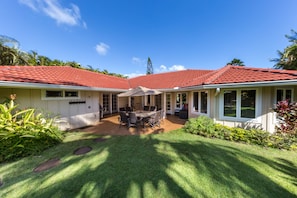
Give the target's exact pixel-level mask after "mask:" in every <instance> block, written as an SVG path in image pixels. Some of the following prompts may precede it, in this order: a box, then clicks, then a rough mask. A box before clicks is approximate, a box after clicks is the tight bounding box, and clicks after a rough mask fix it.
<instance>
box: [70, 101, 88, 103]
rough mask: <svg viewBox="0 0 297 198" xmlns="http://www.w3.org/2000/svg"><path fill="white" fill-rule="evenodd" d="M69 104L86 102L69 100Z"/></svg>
mask: <svg viewBox="0 0 297 198" xmlns="http://www.w3.org/2000/svg"><path fill="white" fill-rule="evenodd" d="M69 104H86V101H70V102H69Z"/></svg>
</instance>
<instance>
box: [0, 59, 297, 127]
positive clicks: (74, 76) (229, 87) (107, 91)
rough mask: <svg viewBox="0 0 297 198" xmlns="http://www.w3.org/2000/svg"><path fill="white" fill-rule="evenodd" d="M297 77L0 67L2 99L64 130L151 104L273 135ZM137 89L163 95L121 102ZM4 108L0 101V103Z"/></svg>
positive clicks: (246, 70)
mask: <svg viewBox="0 0 297 198" xmlns="http://www.w3.org/2000/svg"><path fill="white" fill-rule="evenodd" d="M296 85H297V71H291V70H275V69H261V68H252V67H246V66H231V65H227V66H225V67H222V68H220V69H218V70H194V69H189V70H183V71H175V72H167V73H159V74H150V75H144V76H139V77H135V78H130V79H125V78H119V77H115V76H109V75H104V74H101V73H97V72H91V71H88V70H83V69H77V68H72V67H68V66H0V97H1V99H2V100H4V98H5V97H6V98H7V97H9V95H10V94H16V95H17V99H16V103H18V104H19V107H20V108H28V107H33V108H36V109H38V110H39V111H42V112H43V113H46V114H49V115H52V116H58V119H57V125H58V126H59V127H60V128H61V129H63V130H67V129H72V128H79V127H83V126H87V125H94V124H96V123H98V121H100V118H102V117H103V116H105V115H109V114H113V113H117V112H119V109H120V108H121V107H125V106H132V107H133V108H136V109H141V108H142V107H143V106H144V105H147V104H150V105H154V106H157V107H158V109H163V110H164V111H165V112H166V114H175V113H177V112H178V111H179V110H180V109H182V108H183V107H187V108H186V110H187V117H189V118H191V117H197V116H199V115H206V116H209V117H210V118H212V119H213V120H214V121H215V122H217V123H221V124H224V125H227V126H239V127H257V128H262V129H264V130H267V131H269V132H274V130H275V124H276V115H275V113H274V111H273V107H274V106H275V104H276V103H277V101H280V100H284V99H290V100H291V101H293V100H294V99H295V98H296V96H297V95H296V94H297V91H296V88H297V87H296ZM137 86H144V87H148V88H151V89H157V90H159V91H161V92H162V94H160V95H154V96H152V95H151V96H142V97H118V96H117V95H118V94H119V93H122V92H125V91H127V90H129V89H131V88H135V87H137ZM0 102H1V100H0Z"/></svg>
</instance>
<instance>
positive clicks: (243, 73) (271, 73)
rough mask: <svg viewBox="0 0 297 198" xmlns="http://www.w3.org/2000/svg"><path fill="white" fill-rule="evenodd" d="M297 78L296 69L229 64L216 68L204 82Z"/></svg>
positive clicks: (217, 82)
mask: <svg viewBox="0 0 297 198" xmlns="http://www.w3.org/2000/svg"><path fill="white" fill-rule="evenodd" d="M296 79H297V71H296V70H275V69H261V68H252V67H246V66H231V65H227V66H225V67H223V68H221V69H219V70H216V71H215V72H214V73H213V74H212V75H211V76H210V77H209V78H208V79H206V80H205V81H204V84H227V83H246V82H265V81H281V80H296Z"/></svg>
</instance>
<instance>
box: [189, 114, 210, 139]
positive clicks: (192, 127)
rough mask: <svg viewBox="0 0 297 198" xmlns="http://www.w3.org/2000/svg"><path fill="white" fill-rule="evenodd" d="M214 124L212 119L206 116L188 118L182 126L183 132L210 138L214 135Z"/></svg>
mask: <svg viewBox="0 0 297 198" xmlns="http://www.w3.org/2000/svg"><path fill="white" fill-rule="evenodd" d="M214 129H215V124H214V122H213V120H212V119H210V118H209V117H206V116H199V117H197V118H190V119H189V120H188V121H187V122H186V123H185V125H184V130H185V131H186V132H188V133H193V134H197V135H202V136H205V137H212V136H213V135H214Z"/></svg>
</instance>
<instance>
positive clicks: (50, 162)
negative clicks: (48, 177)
mask: <svg viewBox="0 0 297 198" xmlns="http://www.w3.org/2000/svg"><path fill="white" fill-rule="evenodd" d="M60 163H61V160H60V159H59V158H54V159H50V160H48V161H46V162H43V163H42V164H40V165H39V166H37V167H36V168H35V169H34V170H33V171H34V172H36V173H39V172H42V171H45V170H48V169H51V168H53V167H56V166H58V165H59V164H60Z"/></svg>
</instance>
